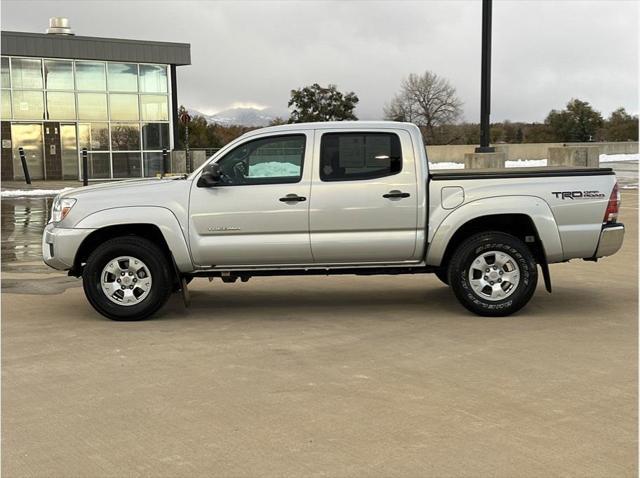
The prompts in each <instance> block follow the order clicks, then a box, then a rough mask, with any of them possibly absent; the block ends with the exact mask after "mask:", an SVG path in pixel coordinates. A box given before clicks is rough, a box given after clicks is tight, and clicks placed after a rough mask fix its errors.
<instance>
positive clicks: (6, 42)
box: [0, 31, 191, 66]
mask: <svg viewBox="0 0 640 478" xmlns="http://www.w3.org/2000/svg"><path fill="white" fill-rule="evenodd" d="M0 35H1V40H2V42H1V48H0V50H1V52H2V54H3V55H10V56H32V57H41V58H67V59H78V60H105V61H125V62H135V63H162V64H168V65H178V66H179V65H190V64H191V45H190V44H189V43H169V42H157V41H141V40H125V39H120V38H98V37H83V36H71V35H51V34H44V33H27V32H11V31H3V32H1V33H0Z"/></svg>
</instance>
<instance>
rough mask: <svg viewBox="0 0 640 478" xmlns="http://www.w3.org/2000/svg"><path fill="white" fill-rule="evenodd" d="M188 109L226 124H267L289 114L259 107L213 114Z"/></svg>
mask: <svg viewBox="0 0 640 478" xmlns="http://www.w3.org/2000/svg"><path fill="white" fill-rule="evenodd" d="M188 111H189V114H190V115H191V116H194V115H200V116H203V117H204V118H205V119H206V120H207V122H208V123H217V124H220V125H224V126H229V125H241V126H267V125H268V124H269V123H270V122H271V121H273V120H274V119H276V118H277V117H280V118H287V117H288V116H289V115H288V113H283V112H280V113H278V112H276V111H274V110H271V109H262V110H259V109H257V108H231V109H228V110H224V111H220V112H218V113H216V114H213V115H207V114H204V113H201V112H199V111H197V110H194V109H188Z"/></svg>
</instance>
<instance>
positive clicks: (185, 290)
mask: <svg viewBox="0 0 640 478" xmlns="http://www.w3.org/2000/svg"><path fill="white" fill-rule="evenodd" d="M180 294H181V295H182V302H184V306H185V307H186V308H189V306H190V305H191V294H189V287H188V286H187V279H186V278H185V277H181V278H180Z"/></svg>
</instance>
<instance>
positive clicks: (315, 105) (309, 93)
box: [288, 83, 359, 123]
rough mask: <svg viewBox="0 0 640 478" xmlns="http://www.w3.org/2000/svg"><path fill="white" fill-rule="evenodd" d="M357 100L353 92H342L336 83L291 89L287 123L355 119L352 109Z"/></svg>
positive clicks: (315, 84)
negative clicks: (289, 111)
mask: <svg viewBox="0 0 640 478" xmlns="http://www.w3.org/2000/svg"><path fill="white" fill-rule="evenodd" d="M358 101H359V99H358V97H357V96H356V94H355V93H354V92H349V93H346V94H343V93H341V92H340V91H338V88H337V86H336V85H329V86H328V87H327V88H323V87H322V86H320V85H319V84H318V83H314V84H313V85H311V86H305V87H304V88H300V89H297V90H291V99H290V100H289V104H288V106H289V108H293V110H292V111H291V116H290V118H289V123H304V122H316V121H345V120H357V119H358V118H357V117H356V116H355V114H354V113H353V110H354V109H355V107H356V105H357V104H358Z"/></svg>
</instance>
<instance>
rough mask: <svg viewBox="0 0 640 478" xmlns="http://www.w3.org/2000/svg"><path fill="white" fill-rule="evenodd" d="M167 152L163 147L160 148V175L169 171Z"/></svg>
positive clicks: (164, 174)
mask: <svg viewBox="0 0 640 478" xmlns="http://www.w3.org/2000/svg"><path fill="white" fill-rule="evenodd" d="M168 159H169V152H168V151H167V150H166V148H165V149H163V150H162V177H164V176H166V175H167V173H168V172H169V161H168Z"/></svg>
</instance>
